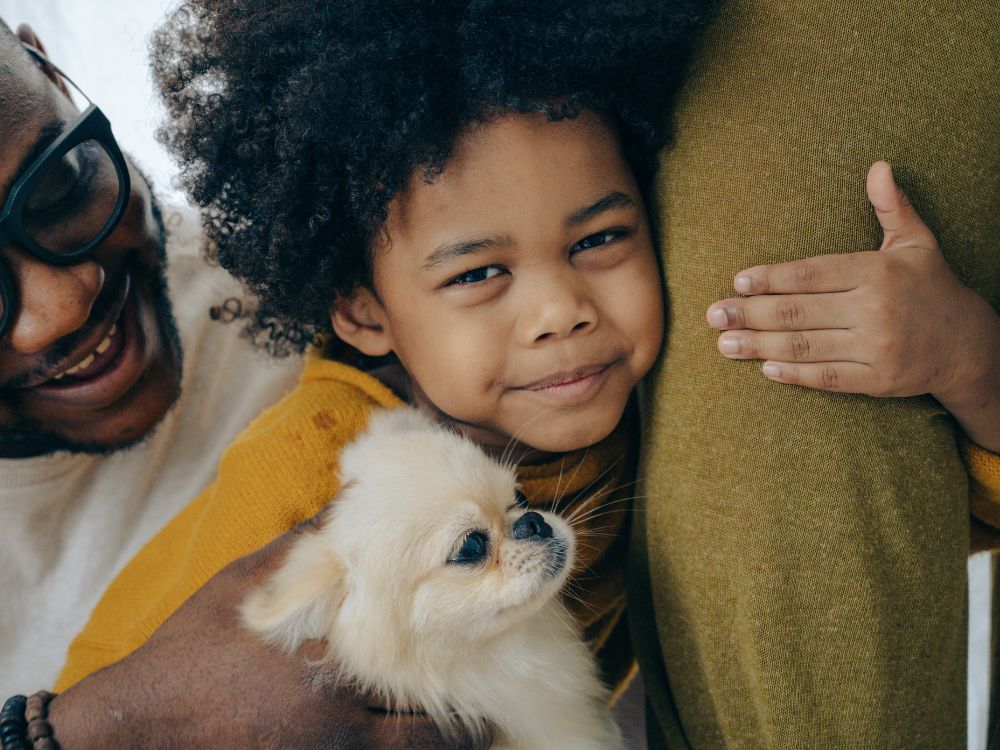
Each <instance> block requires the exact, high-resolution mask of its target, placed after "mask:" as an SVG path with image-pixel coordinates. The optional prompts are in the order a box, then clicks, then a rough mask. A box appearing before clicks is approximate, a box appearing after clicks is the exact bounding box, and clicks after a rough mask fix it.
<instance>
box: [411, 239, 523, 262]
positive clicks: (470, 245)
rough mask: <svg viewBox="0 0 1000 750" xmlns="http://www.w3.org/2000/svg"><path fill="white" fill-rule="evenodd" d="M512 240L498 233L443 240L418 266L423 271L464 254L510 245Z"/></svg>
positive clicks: (512, 242)
mask: <svg viewBox="0 0 1000 750" xmlns="http://www.w3.org/2000/svg"><path fill="white" fill-rule="evenodd" d="M513 244H514V240H513V239H511V237H510V235H507V234H498V235H494V236H493V237H483V238H481V239H478V240H458V241H456V242H445V243H444V244H442V245H439V246H438V247H437V248H436V249H435V250H434V252H432V253H431V254H430V255H428V256H427V257H426V258H424V262H423V263H421V264H420V267H421V268H422V269H423V270H425V271H431V270H433V269H435V268H437V267H438V266H443V265H445V264H446V263H451V262H452V261H453V260H456V259H457V258H461V257H462V256H464V255H472V254H474V253H481V252H483V251H484V250H495V249H497V248H500V247H510V246H511V245H513Z"/></svg>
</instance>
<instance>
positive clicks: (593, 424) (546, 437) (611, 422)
mask: <svg viewBox="0 0 1000 750" xmlns="http://www.w3.org/2000/svg"><path fill="white" fill-rule="evenodd" d="M620 419H621V416H620V415H619V417H618V419H608V420H607V424H604V423H603V420H596V421H585V420H583V419H579V418H578V419H576V420H575V421H576V424H574V425H573V426H572V427H571V428H567V429H564V430H560V429H549V430H545V431H544V432H543V431H539V434H537V435H528V436H526V437H524V438H522V439H521V442H523V443H524V444H526V445H529V446H530V447H532V448H534V449H535V450H537V451H542V452H544V453H569V452H570V451H575V450H580V449H581V448H589V447H590V446H592V445H596V444H597V443H599V442H601V441H602V440H604V438H606V437H607V436H608V435H610V434H611V433H612V432H614V430H615V427H617V426H618V422H619V421H620ZM581 423H582V424H581Z"/></svg>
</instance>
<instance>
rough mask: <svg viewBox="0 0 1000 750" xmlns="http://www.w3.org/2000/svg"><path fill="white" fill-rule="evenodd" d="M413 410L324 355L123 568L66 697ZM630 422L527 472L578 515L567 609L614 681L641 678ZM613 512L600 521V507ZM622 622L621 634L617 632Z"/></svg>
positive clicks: (541, 497)
mask: <svg viewBox="0 0 1000 750" xmlns="http://www.w3.org/2000/svg"><path fill="white" fill-rule="evenodd" d="M402 404H403V402H402V401H401V400H400V399H399V398H398V397H397V396H396V395H395V394H394V393H392V391H390V390H389V389H388V388H387V387H386V386H384V385H383V384H382V383H381V382H379V381H378V380H376V379H375V378H374V377H372V376H370V375H368V374H366V373H364V372H362V371H360V370H357V369H355V368H352V367H348V366H347V365H343V364H339V363H336V362H332V361H329V360H323V359H320V358H318V357H316V358H312V359H311V360H310V361H309V363H308V364H307V365H306V367H305V369H304V371H303V374H302V377H301V380H300V382H299V385H298V386H297V387H296V388H295V390H293V391H292V392H291V393H290V394H289V395H288V396H286V397H285V398H284V399H283V400H282V401H280V402H279V403H278V404H276V405H275V406H273V407H272V408H270V409H268V410H267V411H265V412H264V413H263V414H262V415H261V416H260V417H258V419H257V420H256V421H255V422H254V423H253V424H251V425H250V426H249V427H248V428H247V429H246V430H245V431H244V432H243V433H242V434H241V435H240V436H239V437H238V438H237V439H236V440H235V441H234V442H233V443H232V445H231V446H230V447H229V448H228V449H227V450H226V452H225V453H224V454H223V457H222V460H221V462H220V465H219V470H218V474H217V476H216V478H215V480H214V481H213V483H212V484H211V485H209V486H208V487H207V488H206V489H205V490H204V491H203V492H202V493H201V494H200V495H199V496H198V497H197V498H196V499H195V500H194V501H193V502H191V503H190V504H189V505H188V506H187V507H186V508H185V509H184V510H183V511H181V513H180V514H178V515H177V516H176V517H175V518H174V519H173V520H172V521H171V522H170V523H169V524H168V525H167V526H166V527H165V528H164V529H163V530H162V531H161V532H160V533H158V534H157V535H156V536H155V537H154V538H153V539H152V540H151V541H150V542H149V543H148V544H147V545H146V546H145V547H144V548H143V549H142V550H141V551H140V552H139V553H138V554H137V555H136V556H135V557H134V558H133V559H132V560H131V562H129V563H128V565H127V566H126V567H125V568H124V569H123V570H122V571H121V573H120V574H119V575H118V577H117V578H116V579H115V580H114V582H113V583H112V584H111V586H110V587H109V588H108V590H107V591H106V592H105V594H104V596H103V597H102V599H101V600H100V602H99V603H98V605H97V607H96V608H95V610H94V612H93V614H92V616H91V618H90V620H89V622H88V623H87V625H86V626H85V628H84V629H83V631H82V632H81V633H80V634H79V635H78V636H77V637H76V639H75V640H74V641H73V643H72V645H71V646H70V649H69V655H68V658H67V662H66V665H65V667H64V668H63V671H62V674H61V675H60V678H59V680H58V683H57V685H56V689H57V690H65V689H66V688H67V687H69V686H70V685H72V684H73V683H75V682H77V681H79V680H80V679H82V678H84V677H86V676H87V675H88V674H90V673H92V672H94V671H96V670H98V669H100V668H101V667H104V666H106V665H108V664H111V663H113V662H115V661H118V660H119V659H121V658H123V657H125V656H127V655H128V654H129V653H131V652H132V651H134V650H135V649H136V648H138V647H139V646H141V645H142V644H143V643H144V642H145V641H146V639H148V638H149V636H150V635H152V633H153V631H155V630H156V629H157V627H159V626H160V624H162V623H163V621H164V620H166V619H167V617H169V616H170V615H171V614H172V613H173V612H174V611H175V610H176V609H177V608H178V607H180V605H181V604H183V603H184V601H185V600H186V599H187V598H188V597H190V596H191V595H192V594H193V593H194V592H195V591H196V590H197V589H198V588H199V587H200V586H201V585H202V584H204V583H205V582H206V581H207V580H208V579H209V578H211V577H212V576H213V575H214V574H215V573H217V572H218V571H219V570H220V569H222V568H223V567H224V566H225V565H226V564H227V563H229V562H232V561H233V560H235V559H237V558H238V557H241V556H243V555H245V554H248V553H249V552H252V551H253V550H255V549H257V548H259V547H261V546H263V545H264V544H266V543H267V542H269V541H270V540H271V539H273V538H274V537H276V536H278V535H279V534H281V533H282V532H284V531H287V530H288V529H291V528H293V527H294V526H296V525H297V524H299V523H301V522H302V521H304V520H306V519H307V518H310V517H311V516H313V515H314V514H316V513H317V512H318V511H319V510H320V509H321V508H323V506H324V505H326V504H327V503H328V502H329V501H330V499H331V498H333V497H334V496H335V495H336V493H337V490H338V488H339V481H338V477H337V473H338V472H337V467H338V456H339V454H340V451H341V449H342V448H343V447H344V446H345V445H346V444H347V443H348V442H349V441H350V440H351V439H352V438H353V437H354V436H355V435H357V434H358V433H359V432H360V431H362V430H363V429H364V427H365V424H366V422H367V420H368V416H369V414H370V413H371V412H372V410H373V409H377V408H393V407H398V406H401V405H402ZM632 424H633V420H632V419H630V418H626V419H624V420H623V421H622V423H621V424H620V425H619V426H618V428H616V430H615V432H613V433H612V434H611V435H610V436H609V437H608V438H606V439H605V440H604V441H603V442H601V443H600V444H598V445H595V446H591V447H590V448H588V449H584V450H580V451H576V452H572V453H567V454H564V455H563V456H562V458H561V459H560V460H559V461H555V462H553V463H548V464H542V465H535V466H524V467H521V468H520V469H519V471H518V476H519V481H520V484H521V488H522V490H523V492H524V494H525V495H526V496H527V498H528V501H529V503H530V504H531V505H534V506H538V507H545V508H551V507H553V503H554V501H555V500H559V502H558V504H557V509H558V511H559V512H560V513H562V514H564V515H566V514H570V513H573V514H578V516H579V517H580V518H581V520H580V521H579V522H577V523H575V524H574V526H575V528H576V530H577V532H578V534H579V537H580V542H579V544H578V556H579V560H578V563H577V567H576V569H577V570H578V571H581V572H579V573H578V574H577V575H576V578H575V580H574V581H573V586H572V589H573V596H572V597H567V599H566V605H567V607H568V608H569V609H570V611H572V612H573V614H574V615H575V617H576V618H577V621H578V622H579V623H580V625H581V626H582V628H583V631H584V636H585V638H586V639H587V640H588V642H589V643H590V644H591V646H592V647H593V649H594V650H595V652H598V651H599V652H600V656H601V657H602V666H603V668H604V671H605V675H606V677H607V678H608V680H609V681H610V682H611V683H612V684H621V683H622V682H623V680H624V678H625V677H626V676H627V675H628V674H629V673H631V671H632V657H631V653H630V650H629V648H628V645H627V635H626V633H627V628H626V627H625V625H624V618H621V617H620V616H621V614H622V611H623V609H624V595H625V593H624V592H625V586H624V557H625V543H626V536H627V533H626V532H627V525H628V520H629V515H628V509H629V503H628V502H627V501H626V500H627V498H628V496H629V492H630V490H631V486H632V485H631V483H630V480H631V478H632V476H633V465H634V460H633V459H634V454H635V450H634V447H635V439H634V434H633V429H632ZM598 504H602V505H604V506H605V507H604V509H602V510H601V511H600V512H598V513H591V512H589V511H590V509H591V507H592V506H597V505H598ZM616 625H617V627H616Z"/></svg>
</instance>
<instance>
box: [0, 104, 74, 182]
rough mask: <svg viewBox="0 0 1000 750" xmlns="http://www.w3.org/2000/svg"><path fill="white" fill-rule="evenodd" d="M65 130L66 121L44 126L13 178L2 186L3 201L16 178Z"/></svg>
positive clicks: (57, 121)
mask: <svg viewBox="0 0 1000 750" xmlns="http://www.w3.org/2000/svg"><path fill="white" fill-rule="evenodd" d="M65 130H66V121H65V120H56V121H54V122H50V123H49V124H48V125H45V126H44V127H43V128H42V129H41V131H39V133H38V138H37V139H36V140H35V142H34V144H32V146H31V148H30V149H28V153H26V154H25V155H24V157H23V158H22V159H21V161H20V163H19V164H18V165H17V169H16V170H14V176H13V177H12V178H11V179H10V181H9V182H7V184H5V185H4V186H3V191H2V192H0V196H2V197H3V199H4V200H6V199H7V193H8V191H9V190H10V187H11V185H13V184H14V183H15V182H17V180H18V178H19V177H21V175H22V174H23V173H24V170H26V169H27V168H28V167H30V166H31V164H32V163H33V162H34V161H35V159H37V158H38V157H39V156H41V155H42V154H43V153H45V149H47V148H48V147H49V146H51V145H52V144H53V143H54V142H55V140H56V138H58V137H59V136H60V135H62V133H63V131H65Z"/></svg>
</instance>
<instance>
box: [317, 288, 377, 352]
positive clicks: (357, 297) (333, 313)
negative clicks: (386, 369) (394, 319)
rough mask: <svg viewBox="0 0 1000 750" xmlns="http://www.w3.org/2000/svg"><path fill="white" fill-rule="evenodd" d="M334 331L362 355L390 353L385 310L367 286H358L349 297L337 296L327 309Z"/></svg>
mask: <svg viewBox="0 0 1000 750" xmlns="http://www.w3.org/2000/svg"><path fill="white" fill-rule="evenodd" d="M330 322H331V323H332V324H333V332H334V333H336V334H337V336H338V337H339V338H340V340H341V341H344V342H346V343H348V344H350V345H351V346H353V347H354V348H355V349H357V350H358V351H359V352H361V353H362V354H367V355H368V356H369V357H384V356H385V355H386V354H389V353H390V352H391V351H392V335H391V333H390V331H389V327H388V321H387V316H386V314H385V308H384V307H383V306H382V303H381V302H380V301H379V299H378V297H376V296H375V294H374V293H373V292H372V290H371V289H368V288H367V287H360V288H359V289H356V290H355V291H354V292H352V293H351V294H350V296H342V295H337V297H336V299H334V301H333V304H332V305H331V306H330Z"/></svg>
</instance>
